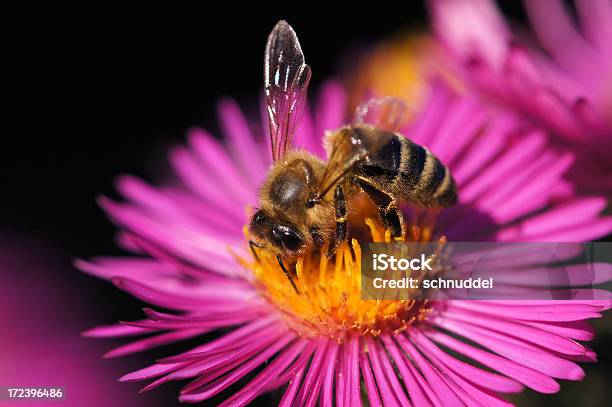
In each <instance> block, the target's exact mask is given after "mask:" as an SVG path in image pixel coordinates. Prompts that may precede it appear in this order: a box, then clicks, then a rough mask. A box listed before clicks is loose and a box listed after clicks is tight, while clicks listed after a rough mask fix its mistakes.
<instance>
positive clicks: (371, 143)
mask: <svg viewBox="0 0 612 407" xmlns="http://www.w3.org/2000/svg"><path fill="white" fill-rule="evenodd" d="M360 131H367V132H371V133H370V134H369V136H368V137H365V138H364V137H363V136H362V135H359V134H358V132H360ZM392 137H394V135H393V133H391V132H389V131H385V130H381V129H379V128H373V129H367V130H365V129H359V128H355V127H351V126H349V127H344V128H343V129H341V130H340V131H338V132H337V133H333V134H332V135H331V136H330V138H329V139H328V142H330V143H331V145H330V153H329V158H328V160H327V167H326V168H325V172H324V173H323V176H322V177H321V181H320V184H319V188H318V190H317V193H316V196H317V197H318V198H319V199H322V198H323V197H324V196H325V195H326V194H327V193H328V192H329V191H331V190H332V189H333V188H334V187H335V186H336V185H337V184H338V182H340V181H341V180H342V179H343V178H344V176H345V175H346V174H347V173H348V172H349V171H351V170H352V169H353V168H355V166H357V165H359V164H361V163H363V162H367V161H368V160H369V159H370V157H371V156H372V155H373V154H375V153H376V152H377V151H379V150H380V149H381V148H382V147H384V146H385V145H387V144H389V142H390V141H391V138H392Z"/></svg>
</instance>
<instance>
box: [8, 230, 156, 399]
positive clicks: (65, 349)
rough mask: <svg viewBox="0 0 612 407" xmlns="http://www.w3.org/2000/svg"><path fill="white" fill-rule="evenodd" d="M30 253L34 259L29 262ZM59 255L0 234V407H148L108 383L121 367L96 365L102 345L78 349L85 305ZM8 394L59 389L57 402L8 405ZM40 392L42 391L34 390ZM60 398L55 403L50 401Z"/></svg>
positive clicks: (47, 246) (27, 239) (44, 243)
mask: <svg viewBox="0 0 612 407" xmlns="http://www.w3.org/2000/svg"><path fill="white" fill-rule="evenodd" d="M33 252H35V253H36V256H32V253H33ZM66 255H67V254H66V253H65V252H63V251H62V249H61V247H60V245H58V244H57V243H56V242H53V241H51V240H46V239H42V238H40V237H36V238H34V237H33V235H32V236H27V235H26V236H24V234H23V233H16V232H12V233H8V232H7V231H6V230H3V231H2V233H1V234H0V274H2V284H0V323H1V324H2V333H1V334H0V386H1V387H2V394H1V395H0V405H3V406H12V405H21V406H40V407H48V406H64V407H82V406H111V405H130V406H134V407H138V406H145V405H148V406H150V405H151V403H150V401H151V400H150V398H148V399H149V400H148V401H149V403H147V398H142V397H140V398H139V397H137V395H135V394H134V393H133V392H132V391H130V389H128V388H123V389H117V388H116V386H114V385H113V377H115V376H116V375H117V374H119V372H120V371H121V369H122V367H123V368H125V366H126V363H127V361H124V362H123V363H122V366H119V365H117V366H108V365H107V366H101V365H100V361H99V358H98V357H97V354H98V353H99V352H101V349H102V347H101V346H102V344H100V343H93V342H92V341H89V342H85V341H83V340H82V338H80V337H79V331H80V330H82V329H83V326H87V322H86V319H87V317H86V315H85V314H86V313H85V312H83V310H84V309H87V308H86V307H87V306H88V305H91V302H90V303H88V302H87V301H84V300H83V298H82V296H81V295H78V294H75V292H76V291H75V289H74V286H72V285H71V284H70V279H66V278H65V276H66V275H69V273H73V272H74V271H73V270H71V269H70V267H69V265H67V264H65V259H66ZM7 388H24V389H38V388H48V391H47V393H49V391H50V389H49V388H54V389H56V391H55V392H53V393H54V395H56V394H58V392H57V389H61V398H54V397H53V395H51V393H49V395H48V397H47V398H45V397H46V396H45V395H44V393H43V396H42V397H41V398H38V399H33V398H30V399H26V398H22V399H12V400H8V399H7V396H8V394H7ZM41 391H42V390H41ZM57 397H60V396H57Z"/></svg>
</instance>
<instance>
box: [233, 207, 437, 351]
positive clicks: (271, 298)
mask: <svg viewBox="0 0 612 407" xmlns="http://www.w3.org/2000/svg"><path fill="white" fill-rule="evenodd" d="M362 222H363V221H362ZM364 226H366V227H364V230H365V231H366V234H365V236H366V237H367V240H364V238H363V237H364V236H363V235H362V236H361V238H360V241H362V244H367V243H378V242H389V241H390V233H389V231H388V230H385V228H384V227H383V226H382V224H381V223H380V222H379V221H377V220H374V218H366V219H365V222H364ZM407 235H408V236H407V237H406V238H402V239H396V240H402V241H404V240H409V241H423V239H424V238H427V237H428V236H431V231H430V230H429V228H425V229H424V230H423V229H421V228H419V227H414V226H413V227H411V228H409V229H408V234H407ZM325 253H327V249H326V248H325V247H323V248H322V249H321V250H313V251H311V252H306V253H305V254H304V255H303V256H301V257H299V258H297V259H295V260H294V261H293V262H292V263H290V262H288V263H287V268H288V269H290V270H291V275H292V278H293V281H294V282H295V285H296V287H297V290H298V292H296V290H295V289H294V287H293V286H292V284H291V282H290V281H289V279H288V278H287V276H286V275H285V274H284V272H283V270H282V269H281V268H280V266H279V264H278V262H277V259H276V256H275V255H274V254H273V253H271V252H268V251H266V250H258V251H257V257H258V259H255V258H250V259H244V258H242V259H240V261H241V263H242V264H243V265H244V266H245V267H247V268H248V269H249V270H251V271H252V273H253V284H254V285H255V287H256V288H257V289H258V290H259V291H260V293H261V295H262V296H263V297H264V298H265V299H266V300H267V301H268V302H269V303H270V304H272V305H273V306H274V307H276V308H277V309H278V310H279V311H280V313H281V315H283V317H284V319H285V321H286V323H287V325H288V327H289V328H290V329H292V330H294V331H295V332H297V333H298V334H300V335H302V336H305V337H316V336H325V337H329V338H333V339H335V340H337V341H339V342H341V341H342V340H343V338H345V337H346V336H347V335H351V334H359V335H372V336H378V335H380V334H382V333H390V332H391V333H392V332H395V333H398V332H401V331H403V330H405V329H407V328H408V327H409V326H410V325H412V324H414V323H417V322H419V321H421V320H423V319H425V318H426V317H427V315H428V314H429V313H430V312H431V311H432V307H431V303H429V302H428V301H427V300H423V299H420V300H414V299H405V300H364V299H362V297H361V292H360V290H361V244H360V243H359V241H358V240H357V239H355V238H352V239H351V241H350V243H349V242H347V243H344V244H343V245H341V246H340V247H339V248H338V250H337V251H336V254H335V255H334V256H332V257H331V258H328V257H327V256H326V255H325Z"/></svg>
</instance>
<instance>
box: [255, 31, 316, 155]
mask: <svg viewBox="0 0 612 407" xmlns="http://www.w3.org/2000/svg"><path fill="white" fill-rule="evenodd" d="M310 74H311V72H310V67H309V66H308V65H306V64H305V63H304V54H303V53H302V48H301V47H300V43H299V41H298V38H297V36H296V34H295V31H293V29H292V28H291V26H290V25H289V24H287V22H286V21H283V20H281V21H279V22H278V23H277V24H276V26H274V29H273V30H272V32H271V33H270V35H269V36H268V42H267V44H266V53H265V59H264V86H265V99H266V110H267V112H268V120H269V130H270V141H271V145H272V159H273V160H274V161H278V160H279V159H280V158H281V157H282V156H283V155H284V154H285V153H286V152H287V150H288V149H289V147H290V146H291V140H292V139H293V135H294V133H295V130H296V128H297V125H298V123H299V121H300V119H301V115H302V112H303V110H304V104H305V103H306V91H307V89H308V83H309V82H310Z"/></svg>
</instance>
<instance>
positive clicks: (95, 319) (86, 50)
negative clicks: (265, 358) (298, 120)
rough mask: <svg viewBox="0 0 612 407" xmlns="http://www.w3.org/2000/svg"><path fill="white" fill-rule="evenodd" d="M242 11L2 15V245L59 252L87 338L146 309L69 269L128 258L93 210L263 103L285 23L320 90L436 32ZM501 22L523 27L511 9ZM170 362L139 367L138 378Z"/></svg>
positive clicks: (195, 7)
mask: <svg viewBox="0 0 612 407" xmlns="http://www.w3.org/2000/svg"><path fill="white" fill-rule="evenodd" d="M83 3H85V2H83ZM88 3H89V2H88ZM232 3H233V4H228V5H229V6H231V8H230V9H227V10H220V9H219V4H215V6H214V8H213V6H212V5H211V4H210V2H204V1H201V2H198V3H194V4H189V5H187V4H186V3H183V2H174V3H166V4H159V3H153V4H148V5H145V6H143V5H126V4H123V5H121V6H112V5H109V4H108V3H106V2H104V3H102V2H101V3H98V4H97V5H96V4H95V3H90V4H87V5H85V4H82V3H81V4H53V5H51V4H45V5H43V4H31V3H30V4H27V5H24V6H21V7H20V8H18V9H13V10H6V11H5V13H4V15H5V17H7V20H9V21H8V24H7V25H4V27H5V29H8V31H7V33H6V34H5V38H6V39H7V44H6V45H5V46H3V49H2V61H3V62H2V66H3V70H5V72H4V73H3V75H2V77H3V79H2V82H3V86H2V88H3V90H2V98H3V99H4V102H5V106H6V105H8V109H6V108H5V111H4V113H3V115H2V116H3V120H2V147H1V148H0V152H1V157H0V185H1V187H2V199H0V233H1V234H2V235H3V236H5V237H6V236H9V237H10V238H14V239H15V240H17V241H27V239H29V238H31V237H34V238H36V239H40V240H42V241H49V242H52V245H53V247H55V248H57V251H58V253H59V256H61V257H62V260H64V263H65V264H66V265H67V266H66V267H65V268H59V269H57V270H56V271H50V272H52V273H57V274H56V275H53V276H49V275H47V276H44V277H45V278H48V279H50V281H51V280H53V281H55V283H54V284H57V285H61V286H62V287H66V286H67V287H69V288H71V289H73V290H74V292H75V296H78V297H79V298H85V299H86V300H84V303H83V304H84V305H83V306H87V307H88V308H89V309H90V310H91V322H90V324H89V325H90V326H91V325H96V324H100V323H111V322H114V321H116V320H120V319H123V320H125V319H130V318H137V317H139V316H140V315H141V314H140V308H141V307H142V304H141V303H139V302H138V301H136V300H133V299H131V298H130V297H129V296H127V295H125V294H122V293H121V292H119V291H118V290H116V289H115V288H114V287H112V286H111V285H110V284H108V283H105V282H102V281H98V280H96V279H93V278H90V277H88V276H85V275H82V274H81V273H79V272H78V271H76V270H74V269H71V268H70V267H69V266H68V264H69V262H70V261H71V259H72V258H74V257H89V256H93V255H98V254H119V253H120V251H119V249H117V248H116V247H115V245H114V242H113V237H114V231H115V229H114V227H113V226H112V225H111V224H110V222H108V221H107V219H106V218H105V216H104V214H103V213H102V211H101V210H100V209H99V208H98V207H97V206H96V204H95V201H94V198H95V196H96V195H97V194H100V193H104V194H109V195H111V196H113V195H114V193H113V179H114V178H115V177H116V176H117V175H119V174H121V173H131V174H136V175H139V176H143V177H145V178H147V179H155V176H156V175H158V174H161V173H163V172H164V170H165V162H164V158H165V157H164V153H163V152H164V150H165V149H166V147H168V146H169V145H171V144H175V143H179V142H181V141H182V140H183V135H184V133H185V130H186V129H187V128H189V127H191V126H194V125H201V126H205V127H207V128H209V129H211V130H215V129H216V125H215V121H214V108H215V100H216V99H217V98H218V97H219V96H221V95H232V96H234V97H236V98H237V99H238V100H239V101H240V102H244V103H249V102H252V101H254V100H255V98H256V96H257V94H258V92H259V91H260V89H261V83H262V57H263V48H264V44H265V39H266V36H267V34H268V32H269V31H270V29H271V28H272V27H273V26H274V24H275V23H276V21H277V20H279V19H281V18H283V19H286V20H288V21H289V22H290V23H291V24H292V25H293V27H294V28H295V30H296V31H297V32H298V34H299V36H300V39H301V42H302V47H303V49H304V52H305V54H306V58H307V60H308V63H309V64H310V65H311V67H312V69H313V88H316V86H317V84H318V83H319V82H320V81H321V80H322V79H324V78H327V77H329V76H332V75H338V74H340V73H341V69H340V65H339V61H340V60H341V56H342V55H346V53H347V51H349V50H350V49H356V48H357V49H358V48H359V47H363V46H366V45H367V44H370V43H372V42H375V41H377V40H382V39H384V38H385V37H387V36H389V35H392V34H394V33H396V32H398V31H399V30H403V29H407V28H413V29H414V28H419V27H424V26H425V24H426V17H425V9H424V7H423V6H422V5H421V4H420V3H417V2H402V3H399V2H398V3H397V4H390V3H389V2H385V3H384V4H382V3H381V4H373V3H372V4H363V5H358V3H357V2H353V3H354V4H352V5H344V6H343V5H338V4H334V5H333V7H332V4H331V2H328V4H326V5H325V6H322V5H319V4H315V3H310V2H293V3H291V4H290V3H289V2H286V3H285V5H283V6H279V5H274V4H272V3H269V2H266V3H263V2H262V3H261V4H260V5H259V7H257V8H251V9H247V8H245V7H244V6H243V5H241V4H240V3H238V2H232ZM289 6H291V9H289V8H288V7H289ZM503 8H504V10H505V11H506V12H508V13H509V14H510V15H511V16H512V17H513V18H514V19H517V20H519V21H520V20H522V19H523V18H524V13H523V11H522V9H521V8H520V5H519V4H517V3H515V2H512V3H504V4H503ZM33 255H35V253H33ZM87 327H89V326H83V327H82V328H83V329H85V328H87ZM110 347H111V344H109V348H110ZM173 350H174V349H163V350H162V351H159V352H153V353H149V354H147V355H144V356H134V357H132V361H133V365H132V367H133V368H134V369H136V368H139V367H142V366H143V365H144V364H145V363H147V361H150V360H152V359H151V358H152V357H158V356H161V355H167V354H169V353H170V352H172V351H173ZM100 363H113V362H112V361H110V362H109V361H101V362H100ZM124 386H125V385H124ZM128 386H129V385H128ZM137 388H138V385H134V391H136V389H137ZM177 389H178V386H176V385H169V386H166V387H165V388H162V389H161V390H156V391H155V392H154V393H155V394H154V395H149V396H146V397H148V400H149V401H150V403H151V405H173V404H174V403H176V401H175V400H176V391H177ZM270 400H271V399H270V396H266V398H265V399H262V401H264V402H265V401H270Z"/></svg>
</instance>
